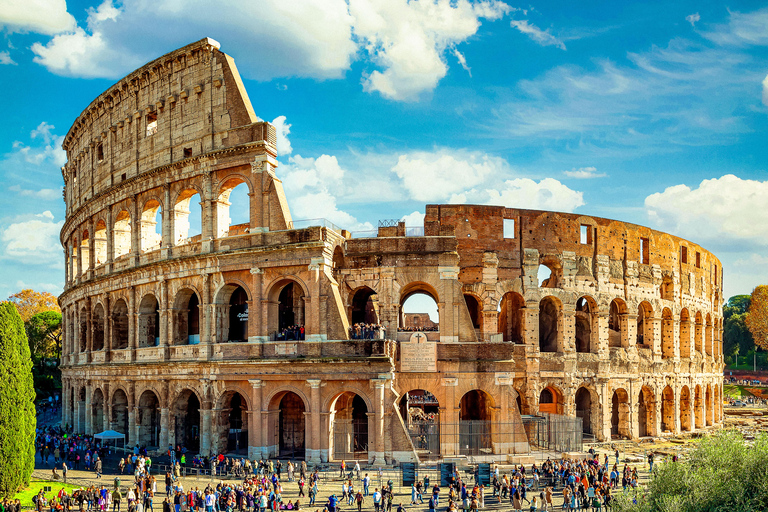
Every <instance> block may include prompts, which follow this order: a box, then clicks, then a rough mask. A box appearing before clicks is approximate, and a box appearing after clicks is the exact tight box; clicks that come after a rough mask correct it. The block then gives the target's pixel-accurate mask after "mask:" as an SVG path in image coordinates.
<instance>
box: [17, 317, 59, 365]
mask: <svg viewBox="0 0 768 512" xmlns="http://www.w3.org/2000/svg"><path fill="white" fill-rule="evenodd" d="M25 327H26V331H27V337H28V338H29V349H30V350H31V351H32V358H33V359H35V360H41V359H45V358H54V357H55V358H57V359H58V358H59V357H60V356H61V313H59V312H58V311H43V312H42V313H37V314H36V315H35V316H33V317H32V318H30V319H29V320H28V321H27V322H26V324H25Z"/></svg>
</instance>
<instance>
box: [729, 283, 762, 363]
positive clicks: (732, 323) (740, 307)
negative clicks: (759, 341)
mask: <svg viewBox="0 0 768 512" xmlns="http://www.w3.org/2000/svg"><path fill="white" fill-rule="evenodd" d="M750 299H751V297H750V296H749V295H734V296H733V297H731V298H730V299H728V302H727V303H726V304H725V306H723V355H724V356H727V357H731V358H732V357H734V356H736V355H740V356H746V355H747V353H748V352H749V351H750V350H752V349H753V348H754V346H755V343H754V340H753V339H752V333H750V332H749V329H748V328H747V324H746V323H745V320H746V317H747V311H749V304H750Z"/></svg>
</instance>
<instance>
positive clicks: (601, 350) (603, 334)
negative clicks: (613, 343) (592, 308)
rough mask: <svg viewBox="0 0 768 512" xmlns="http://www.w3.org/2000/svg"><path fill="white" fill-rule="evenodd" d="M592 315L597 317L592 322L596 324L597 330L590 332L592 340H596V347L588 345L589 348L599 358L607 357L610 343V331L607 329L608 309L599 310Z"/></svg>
mask: <svg viewBox="0 0 768 512" xmlns="http://www.w3.org/2000/svg"><path fill="white" fill-rule="evenodd" d="M592 315H593V316H596V317H597V321H596V322H595V323H594V324H595V325H596V326H597V332H593V333H592V340H593V341H596V342H597V347H596V348H595V347H592V346H590V349H591V351H592V352H596V353H597V354H599V356H600V358H601V359H603V358H607V357H608V353H609V350H608V347H609V344H610V340H609V338H610V334H609V332H610V331H609V330H608V322H609V320H610V315H609V313H608V311H601V312H600V313H593V314H592Z"/></svg>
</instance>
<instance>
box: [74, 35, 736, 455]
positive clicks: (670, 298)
mask: <svg viewBox="0 0 768 512" xmlns="http://www.w3.org/2000/svg"><path fill="white" fill-rule="evenodd" d="M63 147H64V150H65V151H66V154H67V159H68V162H67V164H66V165H65V167H63V168H62V172H63V175H64V181H65V191H64V196H65V202H66V221H65V223H64V226H63V228H62V230H61V243H62V245H63V247H64V252H65V261H66V271H65V274H66V276H65V277H66V280H65V289H64V292H63V293H62V295H61V297H60V303H61V309H62V311H63V317H64V342H63V343H64V347H63V356H62V378H63V386H64V392H63V397H64V420H63V422H64V423H66V424H69V425H72V426H73V427H74V429H75V431H77V432H82V433H86V434H92V433H97V432H101V431H103V430H106V429H114V430H116V431H118V432H121V433H123V434H125V436H126V438H127V444H128V445H129V446H133V445H134V444H137V445H140V446H145V447H149V448H150V449H152V448H159V449H162V448H166V447H167V446H169V445H174V446H175V445H182V446H185V447H187V448H188V449H190V450H192V451H194V452H196V453H202V454H213V453H239V454H247V455H248V456H249V457H252V458H260V457H293V458H298V459H302V458H304V459H306V460H308V461H314V462H319V461H323V462H325V461H334V460H340V459H351V458H355V459H358V460H368V461H369V462H373V461H376V462H377V464H381V463H383V462H386V463H391V462H392V461H409V460H410V461H414V460H434V459H445V458H460V457H468V456H471V457H473V458H475V459H476V460H496V461H513V460H521V459H523V458H525V457H531V456H532V455H531V454H533V453H534V452H535V451H536V450H543V449H550V450H559V451H573V450H578V449H580V447H581V444H580V443H581V442H582V439H583V438H584V436H587V438H589V439H591V438H595V439H597V440H610V439H612V438H613V439H617V438H628V439H633V438H639V437H643V436H663V435H671V434H678V433H680V432H684V431H694V430H700V429H706V428H712V427H717V426H720V425H722V373H723V357H722V309H721V303H722V298H721V293H722V266H721V264H720V262H719V261H718V259H717V258H716V257H715V256H714V255H712V254H711V253H709V252H707V251H706V250H704V249H703V248H702V247H700V246H698V245H696V244H695V243H693V242H689V241H687V240H683V239H681V238H678V237H676V236H674V235H670V234H667V233H662V232H659V231H654V230H652V229H649V228H646V227H643V226H638V225H634V224H628V223H625V222H619V221H614V220H609V219H603V218H596V217H590V216H587V215H580V214H572V213H557V212H548V211H534V210H523V209H514V208H505V207H499V206H473V205H427V206H426V211H425V213H426V217H425V219H424V225H423V226H420V227H418V228H417V229H408V228H410V226H409V227H408V228H406V226H405V225H404V224H403V223H402V222H380V225H379V228H378V231H377V232H373V233H370V234H367V235H366V236H359V234H354V233H350V232H349V231H347V230H345V229H341V228H339V227H337V226H335V225H333V224H332V223H330V222H327V221H324V220H316V221H297V220H293V219H292V218H291V214H290V211H289V208H288V203H287V200H286V197H285V194H284V192H283V186H282V182H281V181H280V172H279V169H278V163H277V159H276V157H277V151H276V132H275V128H274V127H273V126H272V125H270V124H269V123H267V122H264V121H262V120H260V119H259V118H258V117H257V116H256V114H255V112H254V109H253V107H252V105H251V102H250V100H249V98H248V96H247V94H246V91H245V88H244V86H243V82H242V80H241V78H240V75H239V73H238V71H237V68H236V67H235V63H234V61H233V60H232V58H231V57H229V56H228V55H226V54H224V53H222V52H221V51H220V50H219V44H218V43H217V42H216V41H213V40H211V39H203V40H201V41H198V42H196V43H193V44H190V45H188V46H185V47H183V48H180V49H178V50H176V51H173V52H171V53H169V54H167V55H164V56H163V57H161V58H159V59H157V60H155V61H153V62H150V63H149V64H147V65H145V66H143V67H141V68H140V69H138V70H136V71H134V72H133V73H131V74H129V75H128V76H126V77H125V78H123V79H121V80H119V81H118V82H117V83H116V84H115V85H113V86H112V87H110V88H109V89H108V90H106V91H105V92H104V93H102V94H101V95H100V96H99V97H98V98H96V99H95V100H94V101H93V102H92V103H91V104H90V105H89V106H88V107H87V108H86V109H85V110H84V111H83V112H82V114H81V115H80V116H79V117H78V118H77V120H76V121H75V123H74V124H73V125H72V127H71V129H70V130H69V132H68V134H67V135H66V137H65V139H64V142H63ZM236 189H238V190H240V191H242V193H241V194H239V195H238V194H235V190H236ZM238 198H239V199H238ZM236 199H237V200H241V201H244V202H245V203H244V204H242V205H241V206H242V211H243V212H248V216H247V217H246V218H245V219H246V221H245V222H241V223H234V222H232V220H231V215H230V208H231V207H232V208H234V207H235V205H233V201H236ZM232 211H233V212H234V209H233V210H232ZM417 295H418V296H421V297H422V299H424V300H427V301H434V304H435V314H434V316H431V315H427V314H426V313H424V314H421V315H419V314H415V313H420V312H419V311H416V312H413V311H411V312H408V313H409V315H408V319H409V320H408V322H406V321H405V319H406V311H405V310H404V307H403V306H404V304H405V303H406V301H408V300H409V299H410V298H412V297H414V296H417ZM421 313H423V312H421ZM360 324H365V325H366V326H367V327H365V328H363V329H359V327H360ZM417 324H418V325H420V326H421V325H423V326H426V327H414V325H417Z"/></svg>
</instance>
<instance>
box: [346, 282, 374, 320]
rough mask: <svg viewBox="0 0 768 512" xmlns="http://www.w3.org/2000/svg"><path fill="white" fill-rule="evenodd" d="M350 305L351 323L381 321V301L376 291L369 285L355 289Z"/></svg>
mask: <svg viewBox="0 0 768 512" xmlns="http://www.w3.org/2000/svg"><path fill="white" fill-rule="evenodd" d="M350 307H351V309H350V313H349V323H350V324H352V325H354V324H378V323H379V303H378V300H377V296H376V292H374V291H373V290H372V289H370V288H368V287H367V286H363V287H362V288H358V289H357V290H355V293H353V294H352V298H351V299H350Z"/></svg>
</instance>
